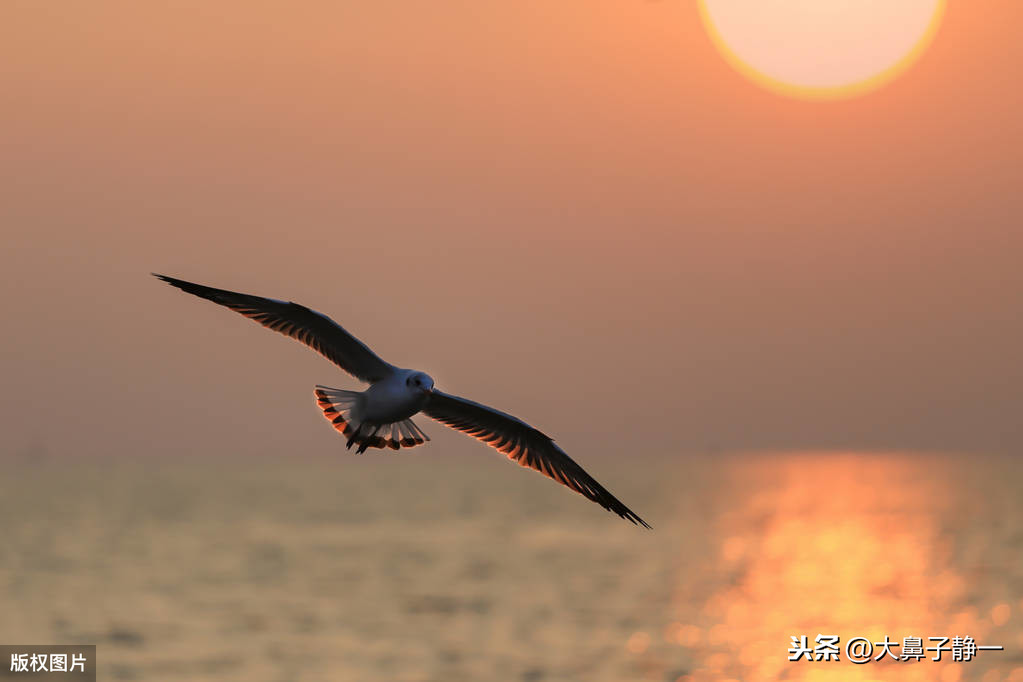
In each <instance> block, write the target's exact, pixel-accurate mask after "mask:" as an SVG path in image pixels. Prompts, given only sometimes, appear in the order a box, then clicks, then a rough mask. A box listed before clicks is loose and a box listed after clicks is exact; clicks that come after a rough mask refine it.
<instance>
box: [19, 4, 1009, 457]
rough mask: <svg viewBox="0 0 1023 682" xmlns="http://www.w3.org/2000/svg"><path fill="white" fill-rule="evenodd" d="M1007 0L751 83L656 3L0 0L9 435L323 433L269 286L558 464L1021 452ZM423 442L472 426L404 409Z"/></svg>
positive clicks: (289, 442)
mask: <svg viewBox="0 0 1023 682" xmlns="http://www.w3.org/2000/svg"><path fill="white" fill-rule="evenodd" d="M1021 19H1023V9H1021V5H1020V4H1019V3H1017V2H1015V0H971V1H970V2H960V1H958V0H951V2H950V3H949V5H948V8H947V11H946V13H945V16H944V18H943V21H942V23H941V25H940V27H939V30H938V32H937V34H936V35H935V36H934V40H933V43H932V44H931V45H930V46H929V47H928V49H926V51H924V52H923V54H921V55H920V57H919V60H918V61H917V62H916V63H915V64H914V65H913V66H912V67H911V68H909V69H908V70H907V71H906V72H905V73H903V74H902V75H901V76H900V77H899V78H897V79H896V80H894V81H892V82H890V83H888V84H887V85H885V86H884V87H882V88H880V89H878V90H875V91H873V92H869V93H866V94H863V95H862V96H859V97H854V98H851V99H844V100H835V101H811V100H806V99H799V98H793V97H786V96H783V95H779V94H778V93H776V92H772V91H770V90H768V89H765V88H762V87H760V86H758V85H757V84H756V83H754V82H751V81H750V80H748V79H747V78H745V77H744V76H743V75H741V74H740V73H738V72H737V71H736V70H734V69H733V68H732V66H731V65H730V64H729V63H728V61H727V60H726V59H723V58H722V55H721V54H720V53H719V52H718V50H717V48H716V47H715V46H714V44H713V42H712V41H711V39H710V38H709V37H708V35H707V32H706V31H705V28H704V26H703V24H702V22H701V20H700V16H699V12H698V10H697V8H696V5H695V3H693V2H689V1H681V0H675V1H672V0H660V1H649V0H585V1H584V0H555V1H553V2H552V1H551V0H542V1H540V0H518V1H516V2H488V3H479V2H468V1H456V0H431V1H430V2H421V1H418V0H405V1H404V2H392V1H391V0H378V1H376V2H373V3H365V2H362V3H355V2H340V3H329V2H309V3H303V4H300V5H296V4H294V3H285V2H278V1H273V0H264V1H260V2H240V1H233V0H232V1H225V2H218V3H208V2H198V1H185V0H183V1H181V2H175V3H156V4H154V3H135V2H113V1H106V0H93V1H91V2H88V3H60V4H59V6H58V5H56V4H53V3H49V4H47V3H38V2H34V1H31V0H7V1H5V2H4V3H3V5H2V7H0V26H2V27H3V28H2V29H0V31H2V32H3V33H4V38H3V40H0V186H2V187H3V199H2V200H0V230H2V232H3V239H2V243H3V248H2V249H0V291H2V292H3V294H4V295H3V297H2V299H3V303H2V304H0V305H2V310H3V313H4V315H3V316H4V319H5V320H6V323H5V325H4V330H5V334H4V345H3V351H4V352H3V353H2V354H0V376H3V379H4V384H5V390H4V391H3V392H2V393H0V400H2V401H3V402H2V408H3V411H2V416H0V433H2V434H3V436H4V437H3V443H2V451H4V452H5V453H14V454H18V453H35V452H45V453H54V454H57V453H71V454H76V455H83V456H89V455H99V454H108V453H120V454H129V455H133V454H137V455H140V456H143V455H145V456H148V455H154V456H175V455H182V454H198V455H207V454H211V453H218V452H229V453H254V454H270V455H276V454H280V453H287V452H297V451H302V452H322V453H324V454H333V453H335V452H337V451H338V450H339V449H340V448H341V446H342V445H343V443H342V442H341V441H340V440H339V439H338V437H337V435H336V434H335V433H334V432H333V431H332V430H331V429H330V428H329V427H328V426H327V424H326V423H324V421H323V419H322V417H321V415H320V414H319V412H318V411H317V410H316V408H315V406H314V402H313V396H312V389H313V385H314V384H317V383H323V384H327V385H333V386H338V387H343V388H350V387H353V386H356V385H357V384H356V382H355V381H354V380H352V379H351V378H349V377H347V376H346V375H344V374H343V373H341V372H340V370H337V369H336V368H334V367H333V366H332V365H330V364H329V363H328V362H327V361H325V360H323V359H322V358H320V357H319V356H317V355H316V354H315V353H313V352H312V351H310V350H308V349H306V348H303V347H302V346H301V345H299V344H297V343H295V342H294V341H290V340H287V339H285V338H284V337H282V336H279V335H276V334H272V333H270V332H268V331H265V330H262V329H260V328H259V327H258V326H256V325H254V324H252V323H251V322H249V321H247V320H244V319H243V318H241V317H240V316H237V315H235V314H233V313H230V312H229V311H226V310H224V309H221V308H218V307H217V306H214V305H213V304H210V303H207V302H204V301H200V300H198V299H195V298H192V297H189V296H186V295H185V294H182V293H181V292H178V291H176V290H174V289H171V288H170V287H168V286H166V285H165V284H162V283H160V282H159V281H157V280H155V279H153V278H152V277H150V276H149V273H150V272H151V271H155V272H161V273H166V274H170V275H173V276H177V277H182V278H185V279H190V280H194V281H198V282H201V283H205V284H210V285H213V286H218V287H223V288H228V289H233V290H238V291H244V292H248V293H255V294H260V295H267V296H272V297H276V298H284V299H291V300H295V301H298V302H301V303H303V304H305V305H307V306H310V307H312V308H314V309H317V310H320V311H322V312H324V313H326V314H328V315H330V316H331V317H332V318H333V319H335V320H336V321H338V322H339V323H341V324H342V325H344V326H345V327H346V328H347V329H348V330H349V331H351V332H353V333H354V334H355V335H356V336H358V337H359V338H361V339H362V340H363V341H365V342H366V343H367V344H369V345H370V346H371V347H373V348H374V349H375V350H377V351H378V352H379V353H380V354H381V355H382V356H383V357H384V358H385V359H387V360H389V361H391V362H393V363H395V364H398V365H400V366H404V367H414V368H417V369H422V370H424V371H427V372H429V373H430V374H431V375H432V376H433V377H434V378H435V379H436V382H437V385H438V387H439V388H441V389H443V390H446V391H448V392H452V393H456V394H460V395H465V396H467V397H470V398H473V399H475V400H478V401H481V402H484V403H488V404H491V405H494V406H496V407H498V408H500V409H503V410H505V411H508V412H511V413H513V414H516V415H517V416H519V417H521V418H523V419H525V420H527V421H530V422H531V423H533V424H534V425H536V426H537V427H539V428H540V429H542V430H544V431H545V432H547V433H549V434H550V435H552V436H554V437H556V438H557V439H558V442H559V444H561V445H562V447H563V448H565V449H566V450H567V451H568V452H569V453H570V454H572V455H573V456H575V457H576V458H577V459H583V460H584V459H585V458H586V457H587V456H588V455H586V454H584V453H593V454H605V455H607V456H618V457H626V456H630V455H635V454H637V453H640V452H644V453H645V452H650V453H654V454H658V455H662V456H676V455H680V454H683V453H691V452H718V451H731V450H760V449H772V450H774V449H809V448H812V449H838V450H849V449H863V450H896V449H898V450H901V449H919V450H942V451H962V452H969V453H987V452H1003V453H1018V452H1019V451H1020V448H1021V446H1023V426H1021V420H1020V414H1021V411H1023V356H1021V353H1020V350H1019V349H1020V348H1023V315H1021V312H1023V310H1021V295H1023V274H1021V268H1020V256H1021V253H1023V225H1021V219H1020V218H1021V215H1023V193H1021V192H1020V191H1019V190H1020V185H1021V182H1020V180H1021V170H1020V169H1021V162H1023V123H1021V117H1020V115H1019V112H1020V110H1021V106H1023V95H1021V89H1020V88H1019V87H1018V86H1019V73H1020V67H1021V65H1023V44H1021V43H1020V41H1019V40H1018V30H1017V29H1018V27H1019V26H1020V25H1021V24H1020V21H1021ZM419 423H420V425H421V426H423V427H424V428H425V430H426V431H427V432H428V433H429V434H430V435H431V436H434V437H435V440H437V441H438V443H435V444H434V446H435V447H434V448H433V449H434V452H433V453H431V456H442V455H441V454H440V453H438V452H436V451H437V450H440V451H441V452H444V451H461V450H465V451H468V450H469V449H470V448H479V447H480V446H479V445H478V444H476V443H474V442H472V441H471V440H470V439H467V438H465V437H464V436H460V435H457V434H451V435H450V436H447V435H441V432H443V431H444V428H443V427H441V426H440V425H438V424H433V423H431V422H430V421H429V420H428V419H425V418H420V421H419Z"/></svg>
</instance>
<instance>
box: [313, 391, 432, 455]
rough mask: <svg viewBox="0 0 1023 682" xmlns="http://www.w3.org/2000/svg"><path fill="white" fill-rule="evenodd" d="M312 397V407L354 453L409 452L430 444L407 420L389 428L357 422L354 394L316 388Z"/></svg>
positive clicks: (418, 429)
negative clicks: (313, 397) (315, 407)
mask: <svg viewBox="0 0 1023 682" xmlns="http://www.w3.org/2000/svg"><path fill="white" fill-rule="evenodd" d="M315 393H316V404H317V405H319V406H320V409H321V410H323V416H324V417H326V418H327V421H329V422H330V424H331V426H333V427H334V428H335V429H336V430H337V431H340V432H341V433H342V434H344V435H346V436H348V448H349V449H351V447H352V445H353V444H355V445H358V446H359V447H358V449H357V450H356V452H360V453H361V452H365V451H366V449H367V448H391V449H392V450H398V449H400V448H411V447H415V446H416V445H422V444H423V443H425V442H426V441H428V440H430V437H429V436H427V435H426V434H425V433H423V430H422V429H420V428H419V427H418V426H416V425H415V422H413V421H412V420H411V419H405V420H403V421H400V422H394V423H393V424H368V423H364V422H361V421H359V419H358V418H357V417H355V416H354V415H353V414H352V411H353V410H354V409H355V405H356V403H357V402H358V399H359V395H360V393H359V392H358V391H345V390H342V389H340V388H329V387H327V386H317V387H316V391H315Z"/></svg>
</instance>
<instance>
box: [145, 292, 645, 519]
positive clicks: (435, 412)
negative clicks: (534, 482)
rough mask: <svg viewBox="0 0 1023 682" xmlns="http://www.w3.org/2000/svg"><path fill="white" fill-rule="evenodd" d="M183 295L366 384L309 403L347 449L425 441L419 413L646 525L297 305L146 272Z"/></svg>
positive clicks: (537, 451) (488, 418)
mask: <svg viewBox="0 0 1023 682" xmlns="http://www.w3.org/2000/svg"><path fill="white" fill-rule="evenodd" d="M153 276H154V277H157V278H158V279H161V280H163V281H164V282H166V283H167V284H170V285H171V286H175V287H177V288H178V289H181V290H182V291H185V292H187V293H189V294H193V295H195V296H198V297H199V298H205V299H206V300H208V301H213V302H214V303H218V304H220V305H222V306H224V307H226V308H229V309H231V310H233V311H235V312H237V313H241V314H242V315H244V316H245V317H247V318H249V319H251V320H255V321H256V322H258V323H259V324H261V325H263V326H264V327H266V328H268V329H272V330H273V331H275V332H280V333H281V334H284V335H285V336H289V337H291V338H293V339H295V340H297V341H301V342H302V343H304V344H305V345H307V346H309V347H310V348H312V349H313V350H315V351H317V352H319V353H320V354H321V355H323V356H324V357H326V358H327V359H328V360H330V361H331V362H333V363H334V364H335V365H337V366H338V367H340V368H341V369H343V370H344V371H346V372H348V373H349V374H351V375H352V376H353V377H355V378H356V379H359V380H361V381H363V382H365V383H368V384H369V387H368V388H367V389H366V390H364V391H347V390H342V389H338V388H330V387H328V386H320V385H317V386H316V389H315V391H314V394H315V396H316V403H317V405H318V406H319V408H320V410H321V411H322V412H323V416H324V417H326V418H327V421H329V422H330V424H331V425H332V426H333V427H334V428H335V429H336V430H337V431H339V432H340V433H342V434H343V435H345V436H347V437H348V442H347V443H346V446H347V448H348V449H349V450H350V449H351V448H352V446H356V450H355V451H356V453H360V454H361V453H363V452H365V451H366V450H367V449H369V448H378V449H383V448H391V449H392V450H399V449H401V448H412V447H415V446H417V445H422V444H423V443H425V442H427V441H428V440H430V437H429V436H427V435H426V433H425V432H424V431H423V430H422V429H421V428H419V426H417V425H416V423H415V422H413V421H412V419H411V417H412V416H414V415H416V414H419V413H422V414H425V415H426V416H428V417H430V418H432V419H434V420H436V421H438V422H440V423H441V424H444V425H446V426H450V427H451V428H453V429H455V430H457V431H461V432H462V433H465V434H468V435H470V436H472V437H473V438H476V439H477V440H479V441H481V442H483V443H485V444H486V445H489V446H490V447H492V448H494V449H496V450H498V451H499V452H501V453H503V454H505V455H507V456H508V458H509V459H511V460H513V461H516V462H518V463H519V464H520V465H522V466H524V467H529V468H531V469H534V470H535V471H539V472H540V473H541V474H543V475H544V476H547V477H548V478H551V479H553V480H554V481H556V482H558V483H560V484H562V485H564V486H567V487H568V488H571V489H572V490H574V491H576V492H577V493H580V494H581V495H583V496H584V497H586V498H587V499H589V500H592V501H593V502H596V503H597V504H599V505H600V506H601V507H603V508H604V509H606V510H607V511H610V512H613V513H615V514H617V515H618V516H620V517H622V518H623V519H626V520H628V521H631V522H632V523H634V524H638V525H641V526H644V527H645V528H650V526H649V524H647V523H646V521H644V520H643V519H641V518H639V516H637V515H636V513H635V512H633V511H632V510H631V509H629V508H628V507H626V506H625V505H624V504H622V503H621V502H620V501H619V500H618V499H617V498H616V497H615V496H614V495H612V494H611V493H610V492H608V491H607V489H606V488H604V486H602V485H600V484H599V483H597V481H595V480H594V479H593V477H592V476H590V475H589V474H588V473H586V472H585V471H583V468H582V467H581V466H579V465H578V464H576V463H575V461H574V460H572V458H571V457H569V456H568V455H567V454H565V452H564V451H563V450H562V449H561V448H559V447H558V446H557V445H556V444H555V443H554V440H553V439H552V438H551V437H550V436H548V435H546V434H544V433H543V432H541V431H539V430H537V429H535V428H533V427H532V426H530V425H529V424H527V423H526V422H524V421H522V420H520V419H518V418H516V417H513V416H511V415H510V414H506V413H504V412H501V411H500V410H495V409H494V408H492V407H487V406H486V405H483V404H481V403H477V402H474V401H472V400H469V399H467V398H460V397H458V396H456V395H451V394H449V393H444V392H443V391H440V390H438V389H436V388H435V387H434V384H433V378H432V377H430V375H428V374H426V373H425V372H420V371H417V370H413V369H402V368H400V367H396V366H394V365H392V364H390V363H388V362H384V360H382V359H381V358H380V357H379V356H378V355H377V354H376V353H374V352H373V351H371V350H370V349H369V347H368V346H366V344H364V343H362V342H361V341H359V340H358V339H357V338H355V337H354V336H352V335H351V334H349V333H348V332H347V331H345V329H344V328H343V327H341V325H339V324H337V323H336V322H334V321H333V320H331V319H330V318H329V317H327V316H326V315H323V314H321V313H318V312H316V311H315V310H311V309H310V308H306V307H305V306H303V305H299V304H298V303H292V302H288V301H279V300H277V299H273V298H263V297H261V296H252V295H250V294H241V293H237V292H234V291H226V290H224V289H214V288H213V287H208V286H204V285H202V284H195V283H193V282H186V281H185V280H183V279H176V278H174V277H168V276H166V275H158V274H156V273H153Z"/></svg>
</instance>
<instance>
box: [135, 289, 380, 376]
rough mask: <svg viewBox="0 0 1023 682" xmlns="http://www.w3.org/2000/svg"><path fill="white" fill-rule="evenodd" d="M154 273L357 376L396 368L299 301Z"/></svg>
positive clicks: (341, 328)
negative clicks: (229, 289) (212, 285)
mask: <svg viewBox="0 0 1023 682" xmlns="http://www.w3.org/2000/svg"><path fill="white" fill-rule="evenodd" d="M153 276H154V277H158V278H159V279H162V280H163V281H164V282H167V284H170V285H172V286H175V287H177V288H178V289H181V290H182V291H187V292H188V293H190V294H194V295H196V296H198V297H199V298H205V299H206V300H208V301H213V302H214V303H219V304H220V305H222V306H224V307H226V308H230V309H231V310H233V311H235V312H238V313H241V314H242V315H244V316H245V317H247V318H249V319H251V320H255V321H256V322H259V323H260V324H261V325H263V326H264V327H266V328H267V329H272V330H274V331H275V332H280V333H281V334H284V335H286V336H290V337H291V338H293V339H296V340H298V341H301V342H302V343H304V344H305V345H307V346H309V347H310V348H312V349H313V350H315V351H317V352H319V353H320V354H322V355H323V356H324V357H326V358H327V359H328V360H330V361H331V362H333V363H334V364H335V365H337V366H338V367H340V368H341V369H343V370H345V371H346V372H348V373H349V374H351V375H352V376H354V377H355V378H357V379H361V380H363V381H366V382H374V381H379V380H380V379H383V378H385V377H387V376H388V375H390V374H391V372H393V371H394V369H395V368H394V366H393V365H391V364H389V363H386V362H384V361H383V360H381V359H380V358H379V357H378V356H377V354H376V353H374V352H373V351H371V350H370V349H369V348H368V347H367V346H366V344H364V343H363V342H361V341H359V340H358V339H357V338H355V337H354V336H352V335H351V334H349V333H348V332H347V331H345V330H344V328H343V327H341V325H339V324H337V323H336V322H334V321H333V320H331V319H330V318H329V317H327V316H326V315H321V314H320V313H318V312H316V311H315V310H310V309H309V308H306V307H305V306H303V305H299V304H298V303H289V302H287V301H278V300H276V299H273V298H263V297H261V296H251V295H249V294H239V293H236V292H234V291H226V290H224V289H214V288H213V287H207V286H203V285H202V284H194V283H192V282H186V281H185V280H183V279H175V278H174V277H167V276H166V275H157V274H156V273H153Z"/></svg>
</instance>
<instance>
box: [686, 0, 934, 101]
mask: <svg viewBox="0 0 1023 682" xmlns="http://www.w3.org/2000/svg"><path fill="white" fill-rule="evenodd" d="M699 5H700V14H701V16H702V17H703V23H704V24H705V25H706V27H707V31H708V33H709V34H710V36H711V38H712V39H713V40H714V43H715V44H716V45H717V47H718V49H719V50H721V52H722V54H724V55H725V57H726V58H727V59H728V61H729V62H730V63H731V64H732V65H733V66H734V67H735V68H736V69H738V70H739V71H740V72H742V73H743V74H745V75H746V76H747V77H749V78H751V79H752V80H754V81H756V82H757V83H760V84H761V85H764V86H766V87H768V88H770V89H772V90H774V91H776V92H780V93H783V94H786V95H794V96H797V97H811V98H839V97H852V96H854V95H858V94H860V93H863V92H866V91H867V90H873V89H874V88H877V87H879V86H881V85H883V84H884V83H887V82H888V81H890V80H892V79H893V78H895V77H896V76H898V75H899V74H901V73H902V72H903V71H905V70H906V68H908V67H909V66H910V65H911V64H912V63H913V62H914V61H916V59H917V57H919V56H920V54H921V53H922V52H923V51H924V49H925V48H926V47H927V45H928V44H929V43H930V41H931V39H932V38H933V37H934V34H935V32H937V29H938V24H939V23H940V22H941V16H942V14H943V13H944V8H945V0H699Z"/></svg>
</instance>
